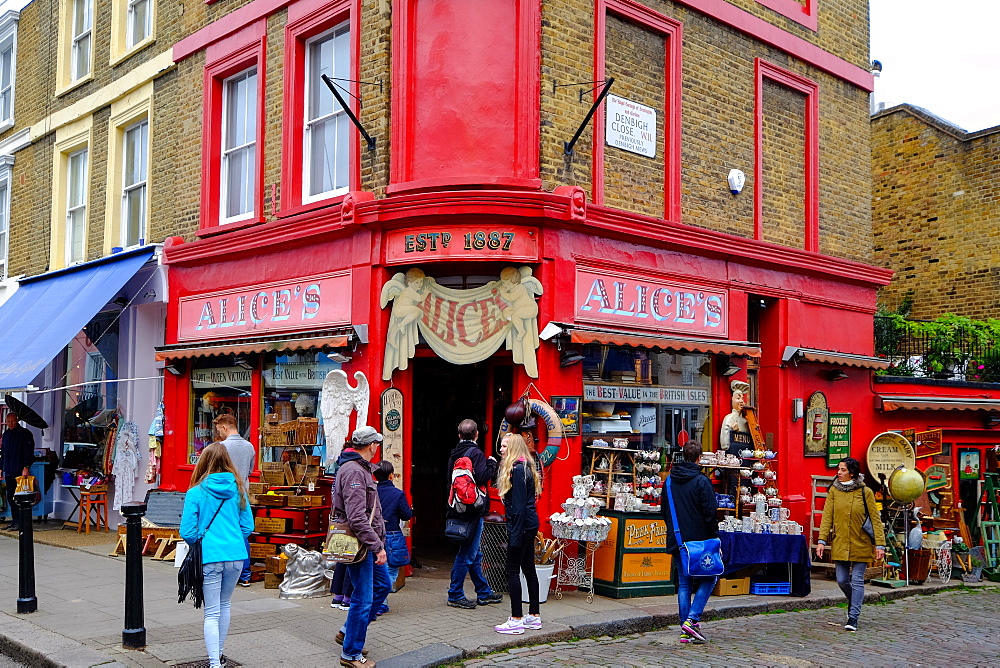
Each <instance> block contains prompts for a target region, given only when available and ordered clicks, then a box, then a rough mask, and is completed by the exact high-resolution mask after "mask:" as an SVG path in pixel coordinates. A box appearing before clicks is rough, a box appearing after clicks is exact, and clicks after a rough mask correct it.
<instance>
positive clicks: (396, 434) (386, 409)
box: [380, 387, 404, 489]
mask: <svg viewBox="0 0 1000 668" xmlns="http://www.w3.org/2000/svg"><path fill="white" fill-rule="evenodd" d="M380 414H381V417H382V439H383V440H382V459H384V460H386V461H388V462H390V463H391V464H392V467H393V469H394V473H393V476H392V483H393V484H394V485H395V486H396V487H398V488H399V489H403V469H404V467H403V393H402V392H400V391H399V389H398V388H395V387H390V388H389V389H387V390H386V391H385V392H383V393H382V401H381V406H380Z"/></svg>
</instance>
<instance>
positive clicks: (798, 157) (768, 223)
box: [760, 79, 806, 248]
mask: <svg viewBox="0 0 1000 668" xmlns="http://www.w3.org/2000/svg"><path fill="white" fill-rule="evenodd" d="M762 106H763V111H762V114H761V116H762V118H761V123H762V131H761V144H762V146H761V156H760V160H761V166H762V172H761V179H762V181H763V183H761V184H760V187H761V191H762V193H763V198H762V200H761V216H760V217H761V238H763V240H764V241H770V242H771V243H776V244H781V245H782V246H790V247H792V248H804V247H805V236H804V235H803V233H802V232H803V229H802V221H803V220H805V213H806V211H805V192H806V189H805V163H804V161H803V159H802V156H803V155H805V147H806V141H805V139H806V126H805V113H806V98H805V96H804V95H802V94H801V93H799V92H798V91H794V90H791V89H789V88H786V87H785V86H782V85H780V84H778V83H775V82H773V81H771V80H770V79H765V80H764V90H763V104H762Z"/></svg>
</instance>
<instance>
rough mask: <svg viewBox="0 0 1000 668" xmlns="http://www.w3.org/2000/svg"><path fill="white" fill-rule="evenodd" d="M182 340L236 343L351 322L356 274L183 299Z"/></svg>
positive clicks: (343, 274)
mask: <svg viewBox="0 0 1000 668" xmlns="http://www.w3.org/2000/svg"><path fill="white" fill-rule="evenodd" d="M179 304H180V306H179V308H178V311H179V314H180V315H179V318H180V326H179V328H178V329H179V330H180V333H179V335H178V338H179V339H180V340H181V341H191V340H199V339H233V338H240V337H242V336H248V335H259V334H267V333H269V332H280V331H287V330H296V329H305V328H308V329H311V330H315V329H322V328H324V327H329V326H335V325H347V324H349V323H350V321H351V308H350V307H351V275H350V273H348V272H346V271H344V272H336V273H332V274H325V275H320V276H310V277H309V278H303V279H300V280H297V281H290V282H281V283H268V284H264V285H258V286H254V287H250V288H240V289H235V290H223V291H219V292H213V293H208V294H200V295H192V296H189V297H181V298H180V300H179Z"/></svg>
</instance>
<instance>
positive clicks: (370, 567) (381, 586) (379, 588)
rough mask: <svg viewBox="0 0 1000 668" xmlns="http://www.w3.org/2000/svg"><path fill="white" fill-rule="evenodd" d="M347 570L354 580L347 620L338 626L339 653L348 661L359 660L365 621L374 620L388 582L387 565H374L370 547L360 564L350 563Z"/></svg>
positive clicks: (365, 625)
mask: <svg viewBox="0 0 1000 668" xmlns="http://www.w3.org/2000/svg"><path fill="white" fill-rule="evenodd" d="M347 572H348V574H349V575H350V577H351V582H352V583H354V592H353V593H352V594H351V609H350V610H348V611H347V620H346V621H345V622H344V625H343V626H342V627H341V628H340V630H341V631H343V633H344V649H343V651H341V653H340V656H341V658H343V659H347V660H348V661H359V660H360V659H361V650H363V649H364V648H365V639H366V638H367V636H368V625H369V624H371V623H372V621H374V619H375V617H376V614H375V611H377V610H378V609H379V608H380V607H382V604H383V603H385V597H386V596H388V595H389V587H390V586H391V583H390V582H389V569H388V568H387V567H386V565H385V564H382V565H381V566H380V565H377V564H376V563H375V555H374V554H372V553H371V551H369V552H368V556H367V557H365V558H364V560H363V561H362V562H361V563H360V564H350V565H349V566H348V567H347Z"/></svg>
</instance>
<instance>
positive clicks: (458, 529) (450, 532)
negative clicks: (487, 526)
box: [444, 517, 479, 545]
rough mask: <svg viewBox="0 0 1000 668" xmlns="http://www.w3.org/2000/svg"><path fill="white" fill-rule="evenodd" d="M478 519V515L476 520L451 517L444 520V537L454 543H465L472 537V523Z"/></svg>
mask: <svg viewBox="0 0 1000 668" xmlns="http://www.w3.org/2000/svg"><path fill="white" fill-rule="evenodd" d="M478 519H479V518H478V517H477V518H476V519H475V520H467V519H462V518H460V517H449V518H448V519H446V520H445V521H444V537H445V538H447V539H448V540H450V541H451V542H452V543H457V544H459V545H465V544H466V543H468V542H469V540H471V539H472V523H473V522H475V521H478Z"/></svg>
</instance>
